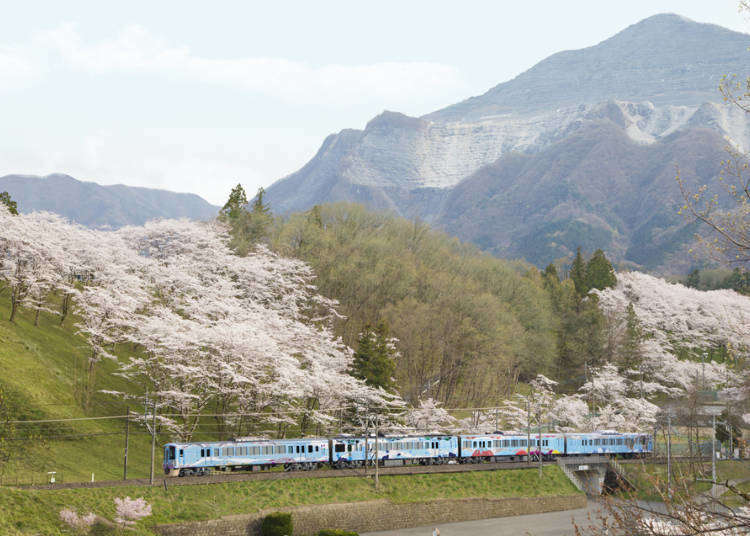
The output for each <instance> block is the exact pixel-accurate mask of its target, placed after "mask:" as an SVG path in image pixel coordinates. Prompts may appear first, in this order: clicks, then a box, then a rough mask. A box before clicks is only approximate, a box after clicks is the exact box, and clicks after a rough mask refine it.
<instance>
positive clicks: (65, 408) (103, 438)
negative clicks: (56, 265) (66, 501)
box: [0, 295, 150, 483]
mask: <svg viewBox="0 0 750 536" xmlns="http://www.w3.org/2000/svg"><path fill="white" fill-rule="evenodd" d="M7 302H8V300H7V295H2V296H0V370H2V375H0V387H1V388H2V390H3V392H4V394H5V396H6V398H7V399H8V404H9V407H10V410H11V412H10V413H11V416H12V418H13V419H14V420H30V419H35V420H36V419H69V418H80V417H87V416H101V415H118V414H119V415H122V414H124V413H125V404H124V403H123V402H122V401H119V400H117V399H116V398H114V397H112V396H109V395H105V394H102V393H99V392H97V393H95V394H94V396H93V399H92V403H91V409H90V410H89V411H84V410H83V408H82V404H81V403H80V402H79V401H78V400H76V398H75V395H74V393H75V384H76V376H77V375H78V374H79V373H78V372H77V370H80V369H81V367H82V366H83V364H84V362H85V358H86V356H87V355H88V350H87V346H86V342H85V340H84V339H83V338H82V337H81V336H78V335H76V334H75V327H74V322H75V319H74V318H68V319H67V320H66V322H65V326H63V327H61V326H60V325H59V318H56V317H54V316H52V315H50V314H46V313H42V315H41V318H40V324H39V327H35V326H34V325H33V315H32V314H30V313H29V312H28V311H24V310H22V311H21V312H20V314H19V315H18V316H17V317H16V321H15V323H13V324H11V323H10V322H8V320H7V318H8V313H9V305H8V303H7ZM122 350H123V352H121V353H125V352H124V350H125V349H122ZM115 368H116V363H114V362H112V361H103V362H102V363H100V368H99V371H98V374H97V384H96V388H97V389H112V390H122V389H127V388H128V386H127V385H126V383H125V381H124V380H122V379H121V378H119V377H117V376H114V375H112V372H113V371H114V370H115ZM134 409H135V408H134ZM138 409H140V408H138ZM131 432H132V434H131V438H130V451H129V452H130V455H129V462H130V463H129V467H130V469H129V476H133V477H143V476H148V469H149V453H150V450H149V449H150V437H149V436H147V435H146V434H145V431H144V430H143V429H138V428H137V427H133V428H131ZM16 435H17V436H21V437H23V438H22V439H16V440H13V441H12V445H13V456H12V458H11V460H10V462H9V463H8V464H7V466H5V467H4V468H3V471H2V474H1V475H0V479H1V480H2V481H3V482H5V483H7V482H11V483H14V482H16V481H19V482H31V481H35V482H40V481H42V480H43V479H45V478H47V474H46V473H47V471H57V472H58V477H59V476H61V477H62V478H63V479H64V480H66V481H73V480H78V481H80V480H90V478H91V473H94V474H95V478H96V479H97V480H105V479H113V478H121V477H122V458H123V442H124V441H123V439H124V422H123V421H122V420H114V421H108V420H102V421H93V422H80V421H78V422H70V423H54V424H45V425H39V426H34V427H30V426H25V425H24V426H17V434H16ZM28 435H30V436H31V439H27V438H26V437H28ZM58 480H59V478H58Z"/></svg>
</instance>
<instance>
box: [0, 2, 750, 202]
mask: <svg viewBox="0 0 750 536" xmlns="http://www.w3.org/2000/svg"><path fill="white" fill-rule="evenodd" d="M737 4H738V2H737V0H711V1H707V0H674V1H668V0H664V1H662V0H648V1H647V0H643V1H640V0H628V1H625V2H623V1H620V2H612V1H602V0H591V1H576V0H568V1H566V2H560V1H559V0H556V1H546V0H545V1H542V2H528V1H527V2H524V1H486V2H476V1H468V0H462V1H454V2H441V1H437V0H430V1H424V2H422V1H411V0H399V1H384V0H380V1H377V2H374V1H369V2H364V1H356V0H347V1H341V2H333V1H324V0H316V1H300V2H282V1H276V2H269V1H263V2H251V1H238V2H221V1H217V0H215V1H213V2H206V1H202V2H190V1H186V0H180V1H176V2H168V1H154V0H149V1H136V0H129V1H128V2H102V1H98V0H97V1H91V2H76V1H73V0H65V1H62V2H61V1H50V2H38V1H33V0H27V1H25V2H19V1H17V0H11V1H5V0H0V7H2V13H3V16H2V17H0V175H5V174H8V173H27V174H39V175H43V174H47V173H53V172H60V173H67V174H69V175H72V176H74V177H76V178H78V179H81V180H90V181H95V182H99V183H101V184H117V183H122V184H128V185H134V186H148V187H154V188H166V189H169V190H174V191H181V192H194V193H197V194H199V195H201V196H203V197H204V198H206V199H207V200H209V201H211V202H212V203H216V204H221V203H223V201H224V200H225V199H226V197H227V195H228V193H229V190H230V188H231V186H232V185H234V184H236V183H237V182H241V183H242V184H243V185H244V186H245V187H246V189H247V190H248V192H249V193H254V191H255V190H256V188H257V187H259V186H268V185H269V184H271V183H272V182H274V181H275V180H276V179H278V178H280V177H283V176H285V175H287V174H289V173H291V172H293V171H296V170H297V169H299V168H300V167H301V166H302V165H303V164H304V163H305V162H306V161H307V160H309V159H310V158H311V157H312V156H313V155H314V154H315V151H317V149H318V147H319V146H320V144H321V142H322V141H323V139H324V138H325V136H326V135H328V134H330V133H332V132H337V131H339V130H341V129H343V128H362V127H364V125H365V123H367V121H368V120H369V119H371V118H372V117H373V116H375V115H377V114H379V113H380V112H382V111H383V110H395V111H400V112H403V113H406V114H409V115H421V114H424V113H427V112H430V111H433V110H435V109H438V108H441V107H443V106H446V105H448V104H452V103H454V102H457V101H460V100H463V99H465V98H467V97H469V96H471V95H477V94H481V93H483V92H485V91H486V90H487V89H489V88H490V87H492V86H494V85H496V84H498V83H500V82H503V81H506V80H508V79H510V78H513V77H514V76H516V75H517V74H519V73H520V72H522V71H525V70H526V69H528V68H529V67H531V66H532V65H533V64H534V63H536V62H538V61H539V60H541V59H543V58H545V57H546V56H548V55H550V54H552V53H554V52H558V51H560V50H565V49H575V48H581V47H585V46H590V45H594V44H596V43H598V42H600V41H602V40H604V39H606V38H608V37H610V36H611V35H613V34H614V33H616V32H618V31H620V30H622V29H623V28H625V27H627V26H629V25H630V24H634V23H636V22H638V21H639V20H641V19H643V18H645V17H648V16H650V15H653V14H656V13H663V12H674V13H679V14H681V15H685V16H687V17H689V18H691V19H694V20H697V21H700V22H712V23H716V24H720V25H722V26H725V27H728V28H731V29H734V30H738V31H743V32H748V31H750V25H749V24H748V21H747V20H746V19H743V18H742V17H741V16H740V15H739V14H738V12H737ZM748 63H749V64H750V61H749V62H748Z"/></svg>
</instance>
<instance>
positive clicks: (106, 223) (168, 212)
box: [0, 174, 219, 229]
mask: <svg viewBox="0 0 750 536" xmlns="http://www.w3.org/2000/svg"><path fill="white" fill-rule="evenodd" d="M3 191H7V192H8V193H9V194H10V196H11V197H12V198H13V199H14V200H15V201H16V202H18V207H19V210H20V211H21V212H34V211H40V210H45V211H48V212H54V213H55V214H60V215H61V216H64V217H65V218H67V219H69V220H70V221H73V222H76V223H80V224H81V225H86V226H87V227H95V228H100V227H111V228H115V229H116V228H119V227H123V226H125V225H142V224H144V223H146V222H147V221H149V220H153V219H158V218H189V219H194V220H209V219H211V218H214V217H215V216H216V213H217V212H218V210H219V207H215V206H213V205H211V204H209V203H208V202H207V201H205V200H204V199H203V198H202V197H199V196H197V195H195V194H182V193H175V192H169V191H166V190H156V189H152V188H138V187H135V186H124V185H122V184H117V185H113V186H101V185H99V184H96V183H94V182H83V181H78V180H76V179H74V178H73V177H69V176H68V175H62V174H54V175H47V176H45V177H37V176H33V175H6V176H4V177H0V192H3Z"/></svg>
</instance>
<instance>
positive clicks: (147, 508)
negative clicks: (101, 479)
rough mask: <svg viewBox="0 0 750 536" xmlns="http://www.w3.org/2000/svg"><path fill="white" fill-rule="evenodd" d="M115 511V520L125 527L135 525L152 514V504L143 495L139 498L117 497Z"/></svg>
mask: <svg viewBox="0 0 750 536" xmlns="http://www.w3.org/2000/svg"><path fill="white" fill-rule="evenodd" d="M115 513H116V517H115V522H117V523H119V524H120V525H122V526H123V527H126V526H129V525H135V522H136V521H139V520H141V519H143V518H144V517H148V516H150V515H151V505H150V504H148V503H147V502H146V499H144V498H143V497H138V498H137V499H131V498H130V497H124V498H122V499H121V498H119V497H115Z"/></svg>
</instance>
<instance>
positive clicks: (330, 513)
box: [154, 495, 586, 536]
mask: <svg viewBox="0 0 750 536" xmlns="http://www.w3.org/2000/svg"><path fill="white" fill-rule="evenodd" d="M584 506H586V497H585V496H584V495H572V496H566V497H534V498H509V499H484V498H478V499H438V500H434V501H428V502H422V503H406V504H394V503H391V502H389V501H387V500H381V501H367V502H356V503H345V504H321V505H312V506H301V507H296V508H286V509H283V511H286V512H291V513H292V519H293V521H294V536H309V535H314V534H316V533H317V532H318V531H319V530H320V529H330V528H335V529H348V530H354V531H357V532H369V531H376V530H394V529H400V528H407V527H418V526H422V525H432V524H439V523H454V522H458V521H472V520H475V519H489V518H493V517H505V516H515V515H523V514H537V513H541V512H553V511H559V510H572V509H574V508H583V507H584ZM271 511H272V510H268V511H263V512H258V513H255V514H247V515H236V516H227V517H224V518H221V519H217V520H212V521H200V522H194V523H179V524H173V525H159V526H156V527H155V528H154V530H155V532H157V533H159V534H162V535H163V536H252V535H255V534H260V522H261V520H262V519H263V517H264V516H265V515H266V514H268V513H269V512H271Z"/></svg>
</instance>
